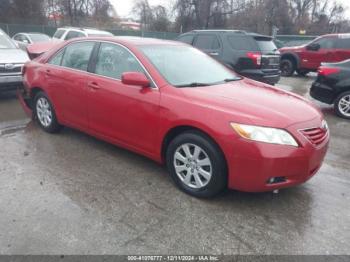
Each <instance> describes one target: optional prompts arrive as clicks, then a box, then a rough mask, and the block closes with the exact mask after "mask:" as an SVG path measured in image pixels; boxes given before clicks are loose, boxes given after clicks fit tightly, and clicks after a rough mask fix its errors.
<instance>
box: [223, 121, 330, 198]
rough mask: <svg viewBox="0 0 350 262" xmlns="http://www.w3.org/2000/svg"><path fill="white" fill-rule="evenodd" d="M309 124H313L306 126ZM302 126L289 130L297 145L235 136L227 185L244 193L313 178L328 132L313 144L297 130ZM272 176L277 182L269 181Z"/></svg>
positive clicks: (322, 157) (267, 189) (321, 159)
mask: <svg viewBox="0 0 350 262" xmlns="http://www.w3.org/2000/svg"><path fill="white" fill-rule="evenodd" d="M312 126H315V125H311V126H309V127H312ZM317 126H318V125H317ZM302 128H304V126H296V127H295V130H294V132H291V133H292V134H293V136H294V137H296V138H297V140H298V141H299V142H300V141H301V145H300V146H299V147H292V146H281V145H274V144H267V143H258V142H254V141H248V140H245V139H239V140H238V141H237V142H236V145H234V146H233V148H232V151H231V154H230V159H229V161H228V162H229V163H228V168H229V182H228V185H229V188H231V189H236V190H239V191H245V192H265V191H273V190H276V189H282V188H287V187H292V186H296V185H299V184H302V183H304V182H306V181H308V180H309V179H310V178H311V177H313V176H314V175H315V174H316V173H317V171H318V170H319V169H320V168H321V165H322V162H323V160H324V157H325V155H326V153H327V149H328V144H329V132H328V134H327V138H326V139H325V140H324V142H323V143H322V144H321V145H319V146H317V147H315V146H314V145H313V144H312V143H310V142H309V141H308V140H307V138H305V137H304V136H303V135H302V134H301V133H300V132H299V130H300V129H302ZM237 148H239V152H238V150H235V149H237ZM272 178H277V182H275V183H271V182H270V180H271V179H272Z"/></svg>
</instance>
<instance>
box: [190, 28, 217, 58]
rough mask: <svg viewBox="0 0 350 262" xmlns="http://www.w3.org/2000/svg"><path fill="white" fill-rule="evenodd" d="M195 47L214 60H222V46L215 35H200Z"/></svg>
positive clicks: (196, 39)
mask: <svg viewBox="0 0 350 262" xmlns="http://www.w3.org/2000/svg"><path fill="white" fill-rule="evenodd" d="M193 45H194V46H195V47H196V48H198V49H200V50H202V51H203V52H205V53H207V54H208V55H210V56H212V57H213V58H216V59H220V58H221V55H222V45H221V42H220V40H219V38H218V37H217V35H215V34H198V35H197V36H196V37H195V39H194V44H193Z"/></svg>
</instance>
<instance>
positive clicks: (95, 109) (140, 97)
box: [87, 43, 160, 152]
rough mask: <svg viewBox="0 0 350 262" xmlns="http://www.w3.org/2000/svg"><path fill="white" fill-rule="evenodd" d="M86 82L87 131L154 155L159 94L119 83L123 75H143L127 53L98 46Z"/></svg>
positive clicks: (115, 47) (152, 89)
mask: <svg viewBox="0 0 350 262" xmlns="http://www.w3.org/2000/svg"><path fill="white" fill-rule="evenodd" d="M94 60H95V61H96V64H95V68H94V73H95V75H90V76H89V77H88V79H87V81H88V83H87V84H88V112H89V114H88V119H89V126H90V129H91V130H92V131H94V132H96V133H98V134H100V135H103V136H104V137H107V138H111V139H113V140H115V141H118V142H119V143H124V144H126V145H128V146H131V147H134V148H137V149H140V150H142V151H144V152H153V151H154V145H155V138H156V133H157V130H158V127H159V120H160V119H159V110H160V108H159V101H160V92H159V90H158V89H157V88H155V87H148V88H142V87H138V86H129V85H125V84H123V83H122V82H121V76H122V74H123V73H124V72H142V73H145V72H144V69H143V67H142V66H141V65H140V63H139V61H138V60H137V59H136V58H135V57H134V56H133V55H132V54H131V53H130V51H129V50H127V49H126V48H124V47H123V46H121V45H118V44H113V43H101V46H100V48H99V51H98V54H97V57H96V59H94Z"/></svg>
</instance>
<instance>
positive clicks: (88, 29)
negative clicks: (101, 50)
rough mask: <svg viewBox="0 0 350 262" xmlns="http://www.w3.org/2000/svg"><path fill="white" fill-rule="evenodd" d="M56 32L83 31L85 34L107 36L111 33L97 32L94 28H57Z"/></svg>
mask: <svg viewBox="0 0 350 262" xmlns="http://www.w3.org/2000/svg"><path fill="white" fill-rule="evenodd" d="M57 30H77V31H83V32H85V33H87V34H106V35H109V34H111V33H109V32H107V31H103V30H99V29H96V28H83V27H70V26H69V27H60V28H57Z"/></svg>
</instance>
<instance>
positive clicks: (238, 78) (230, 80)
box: [224, 77, 242, 83]
mask: <svg viewBox="0 0 350 262" xmlns="http://www.w3.org/2000/svg"><path fill="white" fill-rule="evenodd" d="M241 79H242V78H240V77H235V78H227V79H224V82H226V83H228V82H234V81H238V80H241Z"/></svg>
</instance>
